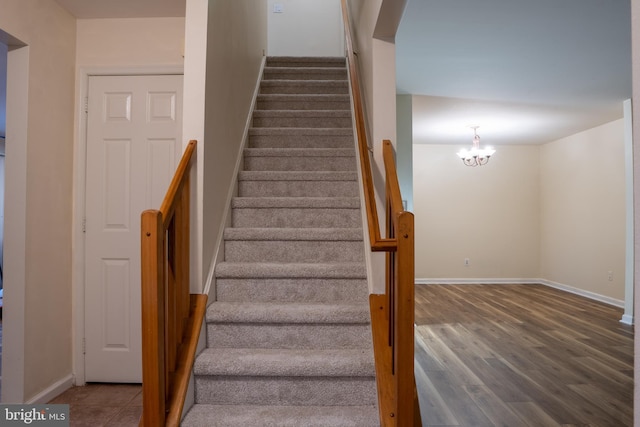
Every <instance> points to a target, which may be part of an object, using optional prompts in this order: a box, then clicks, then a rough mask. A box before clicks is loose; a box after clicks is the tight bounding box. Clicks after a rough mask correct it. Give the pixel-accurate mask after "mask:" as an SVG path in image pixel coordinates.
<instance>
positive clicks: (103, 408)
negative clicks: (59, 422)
mask: <svg viewBox="0 0 640 427" xmlns="http://www.w3.org/2000/svg"><path fill="white" fill-rule="evenodd" d="M49 403H68V404H69V419H70V425H71V426H72V427H84V426H87V427H107V426H109V427H111V426H113V427H134V426H136V427H137V426H138V423H139V421H140V415H141V414H142V386H141V385H140V384H87V385H86V386H83V387H72V388H70V389H69V390H67V391H65V392H64V393H62V394H61V395H59V396H58V397H56V398H55V399H53V400H52V401H51V402H49Z"/></svg>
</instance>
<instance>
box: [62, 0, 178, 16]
mask: <svg viewBox="0 0 640 427" xmlns="http://www.w3.org/2000/svg"><path fill="white" fill-rule="evenodd" d="M56 1H57V2H58V4H60V5H61V6H62V7H64V8H65V9H67V10H68V11H69V12H70V13H71V14H72V15H73V16H75V17H76V18H78V19H92V18H159V17H178V16H184V15H185V5H186V0H56Z"/></svg>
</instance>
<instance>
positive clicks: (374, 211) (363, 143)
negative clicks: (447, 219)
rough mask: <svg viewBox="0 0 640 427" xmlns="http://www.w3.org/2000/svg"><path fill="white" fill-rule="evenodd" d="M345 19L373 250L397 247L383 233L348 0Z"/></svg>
mask: <svg viewBox="0 0 640 427" xmlns="http://www.w3.org/2000/svg"><path fill="white" fill-rule="evenodd" d="M342 20H343V22H344V33H345V45H346V46H345V47H346V50H347V65H348V67H349V79H350V85H351V97H352V98H353V108H354V115H355V117H354V119H355V122H356V133H357V139H358V151H359V154H360V170H361V174H362V180H363V189H364V203H365V205H366V213H367V226H368V229H369V241H370V244H371V250H372V251H388V250H393V248H394V247H395V246H396V244H397V243H396V242H395V241H394V240H393V239H383V238H382V237H381V236H380V221H379V220H378V208H377V206H376V196H375V188H374V186H373V174H372V173H371V160H370V159H369V144H368V142H367V131H366V124H365V123H366V122H365V120H364V108H363V102H362V95H361V92H360V78H359V77H358V76H359V74H358V68H357V63H356V60H355V53H354V49H353V41H352V40H353V39H352V36H351V25H350V23H349V11H348V8H347V2H346V0H342Z"/></svg>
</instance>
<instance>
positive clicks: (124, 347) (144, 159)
mask: <svg viewBox="0 0 640 427" xmlns="http://www.w3.org/2000/svg"><path fill="white" fill-rule="evenodd" d="M181 132H182V76H178V75H163V76H95V77H94V76H92V77H90V78H89V96H88V116H87V150H86V151H87V158H86V167H87V171H86V197H85V200H86V206H85V212H86V219H85V220H86V228H85V230H86V237H85V248H86V249H85V251H86V253H85V266H86V267H85V268H86V271H85V379H86V381H88V382H90V381H96V382H141V381H142V351H141V338H140V337H141V319H140V316H141V314H140V214H141V212H142V211H143V210H145V209H158V208H159V207H160V204H161V202H162V198H163V197H164V193H165V192H166V190H167V188H168V186H169V182H170V180H171V177H172V176H173V173H174V171H175V168H176V167H177V162H178V161H179V157H180V154H181V146H182V144H181Z"/></svg>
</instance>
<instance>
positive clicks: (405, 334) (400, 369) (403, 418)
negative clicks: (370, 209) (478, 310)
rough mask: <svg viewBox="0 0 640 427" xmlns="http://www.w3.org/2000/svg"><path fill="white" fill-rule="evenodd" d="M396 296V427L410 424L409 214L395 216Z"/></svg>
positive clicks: (411, 262) (411, 251)
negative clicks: (396, 243)
mask: <svg viewBox="0 0 640 427" xmlns="http://www.w3.org/2000/svg"><path fill="white" fill-rule="evenodd" d="M396 218H397V219H396V230H395V231H396V237H397V239H398V252H397V253H396V271H395V273H396V292H395V293H396V297H395V301H394V303H395V305H396V310H395V315H396V324H395V343H396V344H395V362H396V366H395V381H396V402H397V407H398V412H397V417H398V419H397V425H399V426H410V425H413V422H414V408H413V405H414V381H415V378H414V372H413V363H414V361H413V352H414V319H415V313H414V307H415V291H414V275H415V272H414V268H415V265H414V264H415V260H414V251H415V248H414V244H415V243H414V228H413V214H412V213H411V212H405V211H403V212H400V213H399V214H397V217H396Z"/></svg>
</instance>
